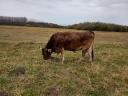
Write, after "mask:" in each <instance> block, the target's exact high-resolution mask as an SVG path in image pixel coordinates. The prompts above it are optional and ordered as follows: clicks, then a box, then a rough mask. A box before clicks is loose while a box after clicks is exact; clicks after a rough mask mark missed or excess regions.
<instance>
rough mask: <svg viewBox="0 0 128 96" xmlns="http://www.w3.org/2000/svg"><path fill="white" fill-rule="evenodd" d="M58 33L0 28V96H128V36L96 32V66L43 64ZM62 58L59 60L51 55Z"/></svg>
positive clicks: (68, 55)
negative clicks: (51, 39)
mask: <svg viewBox="0 0 128 96" xmlns="http://www.w3.org/2000/svg"><path fill="white" fill-rule="evenodd" d="M57 31H61V32H64V31H78V30H70V29H57V28H39V27H18V26H0V96H128V33H122V32H120V33H116V32H95V34H96V39H95V44H94V50H95V61H94V63H93V65H90V64H89V63H88V58H87V56H86V58H85V60H84V62H83V63H82V64H78V63H77V61H78V59H79V57H80V56H81V52H80V51H78V52H75V53H74V52H69V51H65V61H64V64H61V63H60V62H59V61H56V60H52V61H51V60H48V61H46V60H43V59H42V55H41V50H40V48H41V47H44V46H45V44H46V43H47V41H48V39H49V37H50V36H51V35H52V34H53V33H55V32H57ZM52 56H53V57H56V58H58V57H59V56H58V55H56V54H53V55H52Z"/></svg>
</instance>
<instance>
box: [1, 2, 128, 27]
mask: <svg viewBox="0 0 128 96" xmlns="http://www.w3.org/2000/svg"><path fill="white" fill-rule="evenodd" d="M0 16H15V17H27V18H29V20H35V21H42V22H49V23H56V24H61V25H70V24H75V23H80V22H98V21H99V22H106V23H115V24H122V25H128V0H0Z"/></svg>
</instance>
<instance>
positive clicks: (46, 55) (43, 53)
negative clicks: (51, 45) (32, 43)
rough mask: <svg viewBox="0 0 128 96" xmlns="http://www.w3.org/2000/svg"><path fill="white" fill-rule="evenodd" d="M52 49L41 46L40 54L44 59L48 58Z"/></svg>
mask: <svg viewBox="0 0 128 96" xmlns="http://www.w3.org/2000/svg"><path fill="white" fill-rule="evenodd" d="M51 53H52V49H47V48H42V55H43V58H44V59H45V60H47V59H50V57H51Z"/></svg>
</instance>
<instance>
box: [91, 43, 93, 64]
mask: <svg viewBox="0 0 128 96" xmlns="http://www.w3.org/2000/svg"><path fill="white" fill-rule="evenodd" d="M93 46H94V41H93V42H92V46H91V47H92V53H91V54H92V61H94V49H93Z"/></svg>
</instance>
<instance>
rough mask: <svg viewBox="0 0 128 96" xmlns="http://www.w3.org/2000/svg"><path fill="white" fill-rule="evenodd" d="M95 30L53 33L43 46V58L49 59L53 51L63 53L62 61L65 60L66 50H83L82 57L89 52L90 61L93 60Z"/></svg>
mask: <svg viewBox="0 0 128 96" xmlns="http://www.w3.org/2000/svg"><path fill="white" fill-rule="evenodd" d="M94 38H95V34H94V32H91V31H87V32H57V33H55V34H53V35H52V36H51V38H50V40H49V41H48V43H47V45H46V46H45V48H42V55H43V58H44V59H45V60H46V59H49V58H50V57H51V54H52V52H55V53H61V59H62V63H63V61H64V50H68V51H77V50H82V58H81V59H83V57H84V56H85V53H86V52H88V55H89V61H90V63H91V62H92V61H93V58H94V55H93V41H94Z"/></svg>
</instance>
